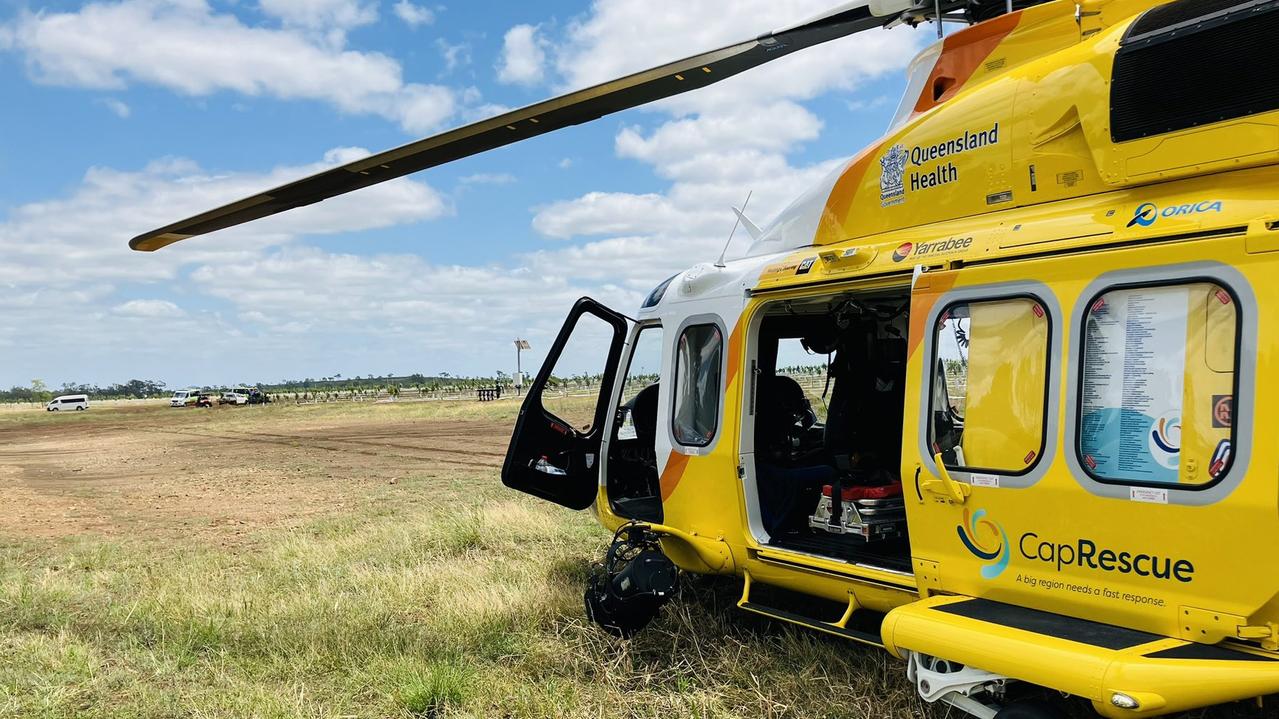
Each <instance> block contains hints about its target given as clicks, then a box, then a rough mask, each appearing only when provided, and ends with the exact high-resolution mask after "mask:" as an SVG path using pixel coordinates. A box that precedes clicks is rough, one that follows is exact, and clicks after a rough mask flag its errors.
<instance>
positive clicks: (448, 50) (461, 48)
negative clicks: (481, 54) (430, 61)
mask: <svg viewBox="0 0 1279 719" xmlns="http://www.w3.org/2000/svg"><path fill="white" fill-rule="evenodd" d="M435 47H436V48H438V49H439V51H440V57H442V58H444V72H446V73H450V72H453V71H454V70H456V69H458V68H459V67H466V66H467V65H470V64H471V45H470V43H465V42H461V43H458V44H456V45H453V44H450V43H448V42H446V41H445V40H444V39H443V38H436V40H435Z"/></svg>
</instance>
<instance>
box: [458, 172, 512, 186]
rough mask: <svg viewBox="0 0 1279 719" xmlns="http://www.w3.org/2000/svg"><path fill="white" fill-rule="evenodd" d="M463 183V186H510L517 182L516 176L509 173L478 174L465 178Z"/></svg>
mask: <svg viewBox="0 0 1279 719" xmlns="http://www.w3.org/2000/svg"><path fill="white" fill-rule="evenodd" d="M461 182H462V184H463V185H509V184H511V183H512V182H515V175H512V174H511V173H509V172H477V173H475V174H474V175H467V176H466V177H463V178H462V180H461Z"/></svg>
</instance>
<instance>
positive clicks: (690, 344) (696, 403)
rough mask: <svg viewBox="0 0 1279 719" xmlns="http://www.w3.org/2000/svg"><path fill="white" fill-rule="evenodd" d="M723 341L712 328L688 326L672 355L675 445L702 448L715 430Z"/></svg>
mask: <svg viewBox="0 0 1279 719" xmlns="http://www.w3.org/2000/svg"><path fill="white" fill-rule="evenodd" d="M723 352H724V337H723V335H722V334H721V333H720V331H719V327H717V326H716V325H712V324H706V325H692V326H689V327H687V328H686V329H685V330H684V332H683V333H682V334H681V335H680V338H679V345H678V346H677V347H676V351H675V414H674V420H673V422H672V424H671V429H672V431H673V433H674V435H675V441H676V442H678V443H679V444H682V445H684V446H686V447H705V446H707V445H709V444H710V443H711V441H712V440H714V439H715V432H716V430H717V429H718V428H719V394H720V386H719V385H720V375H721V367H722V365H723V361H722V357H723Z"/></svg>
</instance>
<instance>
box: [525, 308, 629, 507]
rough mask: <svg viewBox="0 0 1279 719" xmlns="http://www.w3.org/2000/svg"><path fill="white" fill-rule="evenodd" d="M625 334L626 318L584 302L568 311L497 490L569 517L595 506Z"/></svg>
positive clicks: (527, 401)
mask: <svg viewBox="0 0 1279 719" xmlns="http://www.w3.org/2000/svg"><path fill="white" fill-rule="evenodd" d="M628 329H629V323H628V321H627V319H626V318H625V317H624V316H622V315H620V314H618V313H616V312H614V311H613V310H610V309H609V308H607V307H605V306H604V305H601V304H600V303H598V302H596V301H595V300H592V299H590V298H589V297H583V298H582V299H580V300H578V301H577V303H576V304H575V305H573V309H572V310H571V311H570V312H569V315H568V318H567V319H566V320H565V321H564V326H563V328H561V329H560V333H559V335H558V336H557V337H556V338H555V344H553V345H552V346H551V350H550V352H549V353H548V354H547V356H546V361H545V362H543V364H542V368H541V370H539V371H538V373H537V378H536V379H535V380H534V381H533V384H532V385H531V386H530V387H529V391H528V396H527V397H525V398H524V404H523V406H521V407H520V414H519V419H518V420H517V421H516V423H515V433H514V434H513V435H512V436H511V446H510V449H509V450H508V451H507V453H506V462H505V464H504V465H503V466H502V483H503V484H505V485H506V486H508V487H510V488H512V489H518V490H519V491H521V492H526V493H528V494H531V495H533V496H535V497H540V498H542V499H545V500H547V501H550V502H554V503H556V504H560V505H563V506H565V507H569V508H570V509H586V508H587V507H589V506H591V504H592V503H594V501H595V497H596V495H597V494H598V491H599V471H600V447H601V444H602V442H603V438H604V433H605V431H607V429H608V427H609V426H610V424H611V423H610V422H608V420H607V414H608V404H609V400H610V398H611V397H612V394H613V384H614V381H615V379H616V377H617V366H618V360H619V359H620V357H621V354H622V349H623V347H624V346H625V344H626V335H627V332H628Z"/></svg>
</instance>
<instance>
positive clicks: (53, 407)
mask: <svg viewBox="0 0 1279 719" xmlns="http://www.w3.org/2000/svg"><path fill="white" fill-rule="evenodd" d="M88 408H89V395H87V394H64V395H62V396H61V397H54V398H53V399H52V400H50V401H49V404H46V405H45V406H44V409H45V411H46V412H61V411H62V410H67V409H74V410H77V411H78V410H85V409H88Z"/></svg>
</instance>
